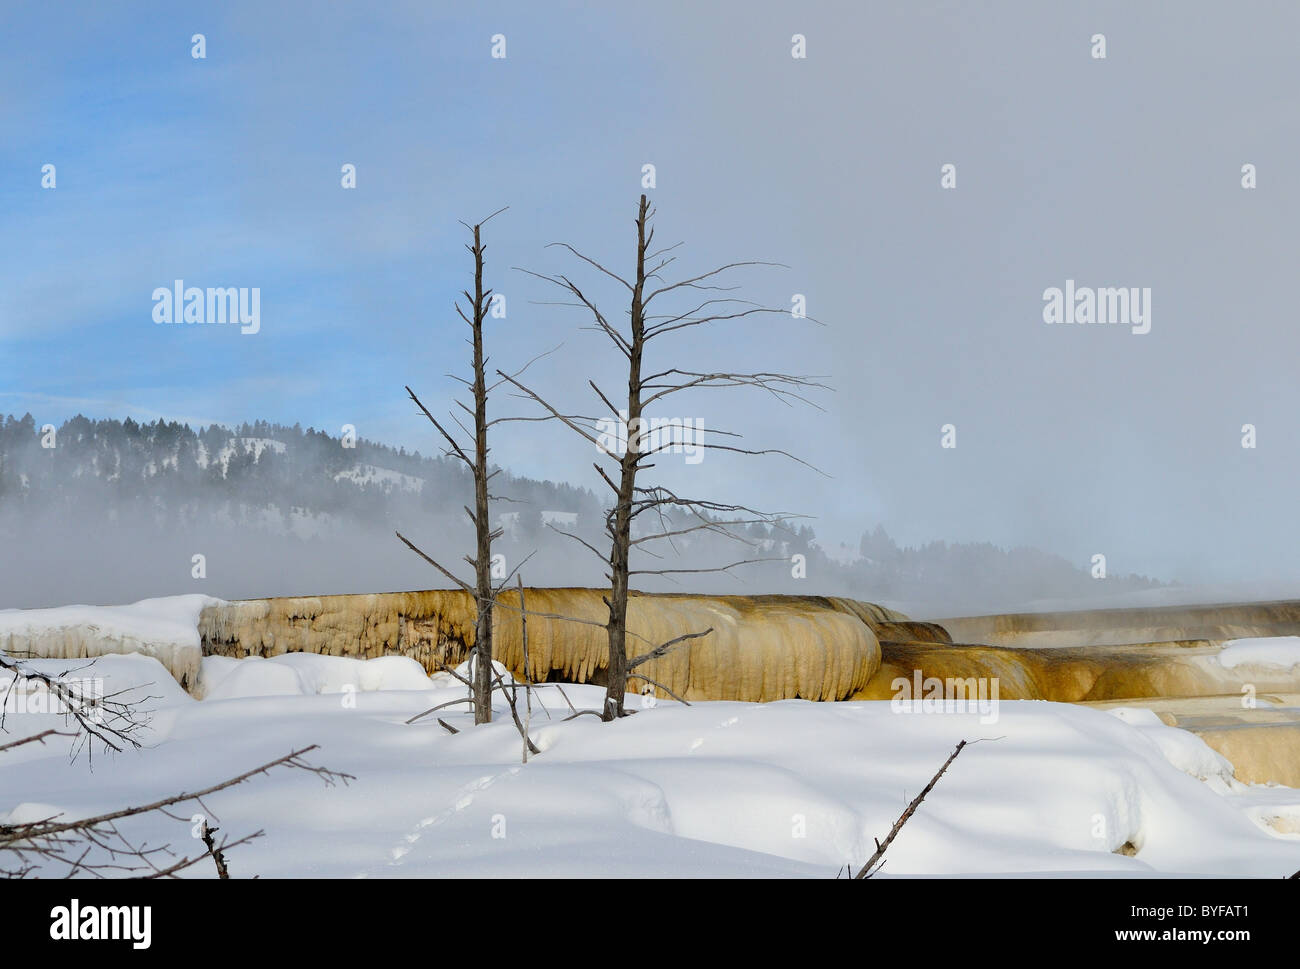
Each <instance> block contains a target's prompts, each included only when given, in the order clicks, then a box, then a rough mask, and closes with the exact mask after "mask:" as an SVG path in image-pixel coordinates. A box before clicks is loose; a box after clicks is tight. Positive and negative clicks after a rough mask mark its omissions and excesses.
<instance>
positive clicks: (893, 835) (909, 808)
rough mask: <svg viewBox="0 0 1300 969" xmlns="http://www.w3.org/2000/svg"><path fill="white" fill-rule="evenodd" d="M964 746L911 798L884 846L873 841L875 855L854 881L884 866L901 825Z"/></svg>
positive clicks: (959, 746)
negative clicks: (886, 856)
mask: <svg viewBox="0 0 1300 969" xmlns="http://www.w3.org/2000/svg"><path fill="white" fill-rule="evenodd" d="M965 746H966V741H964V740H963V741H962V742H961V743H959V744H958V745H957V749H956V750H954V751H953V752H952V754H950V755H949V757H948V759H947V760H945V761H944V762H943V766H942V767H940V768H939V772H938V773H937V774H935V775H934V776H933V777H931V778H930V783H929V784H926V785H925V787H924V788H923V789H922V790H921V793H920V794H918V795H916V797H914V798H912V803H911V804H909V805H908V806H907V810H906V811H904V812H903V813H902V815H900V816H899V818H898V820H897V821H895V822H894V827H893V828H892V829H890V832H889V835H888V836H887V837H886V838H885V841H884V844H881V842H880V839H879V838H876V839H875V841H876V853H875V854H873V855H872V856H871V857H870V858H868V859H867V863H866V864H865V865H863V866H862V869H861V871H859V872H858V873H857V874H856V875H854V876H853V878H854V880H855V881H856V880H857V879H861V878H870V877H871V876H872V875H874V874H875V873H876V872H877V871H879V870H880V867H881V865H883V864H884V861H882V860H881V859H882V858H883V856H884V854H885V851H886V850H887V849H888V848H889V846H890V844H892V843H893V841H894V838H896V837H897V836H898V832H899V831H901V830H903V825H905V824H906V823H907V821H908V819H909V818H911V816H912V815H913V814H915V813H916V809H917V807H918V806H919V805H920V803H921V802H922V801H923V800H925V796H926V795H927V794H929V793H930V791H931V790H933V788H934V785H935V784H937V783H938V782H939V778H940V777H942V776H943V772H944V771H946V770H947V769H948V765H949V764H951V763H952V762H953V761H954V760H956V759H957V755H958V754H960V753H961V751H962V748H963V747H965ZM877 862H879V864H877ZM873 866H874V867H873Z"/></svg>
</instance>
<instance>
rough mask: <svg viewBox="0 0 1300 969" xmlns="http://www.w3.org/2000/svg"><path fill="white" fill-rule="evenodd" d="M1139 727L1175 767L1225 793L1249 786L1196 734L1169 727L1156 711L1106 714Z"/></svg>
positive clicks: (1128, 709) (1131, 709)
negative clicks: (1237, 777) (1236, 777)
mask: <svg viewBox="0 0 1300 969" xmlns="http://www.w3.org/2000/svg"><path fill="white" fill-rule="evenodd" d="M1106 712H1107V713H1109V714H1110V715H1111V716H1113V717H1117V718H1119V719H1120V720H1123V721H1124V722H1125V723H1127V724H1129V725H1130V726H1132V727H1136V728H1137V729H1138V730H1139V731H1140V732H1141V733H1142V734H1143V735H1145V736H1146V738H1147V739H1148V740H1150V741H1151V742H1152V743H1153V744H1155V745H1156V747H1157V748H1159V750H1160V753H1161V754H1163V755H1164V757H1165V759H1166V760H1167V761H1169V763H1170V764H1172V765H1173V766H1174V767H1177V768H1178V769H1179V770H1180V771H1182V772H1183V773H1184V774H1191V775H1192V776H1193V777H1195V778H1197V779H1198V780H1202V781H1206V782H1207V783H1209V784H1210V785H1211V786H1214V787H1216V789H1222V790H1224V791H1236V790H1242V789H1243V788H1244V786H1245V785H1243V784H1242V783H1241V782H1240V781H1238V780H1236V779H1235V778H1234V777H1233V766H1232V762H1231V761H1230V760H1228V758H1226V757H1224V756H1223V755H1222V754H1220V753H1218V752H1217V751H1216V750H1214V749H1213V748H1212V747H1210V745H1209V744H1207V743H1206V742H1205V741H1204V740H1202V739H1201V738H1200V737H1198V736H1197V735H1196V734H1194V733H1191V732H1189V731H1187V730H1180V729H1179V728H1178V727H1171V726H1169V725H1168V724H1166V723H1165V722H1164V721H1163V720H1161V719H1160V717H1159V716H1158V715H1157V714H1156V713H1155V712H1154V711H1153V710H1145V709H1142V708H1141V707H1114V708H1112V709H1110V710H1107V711H1106Z"/></svg>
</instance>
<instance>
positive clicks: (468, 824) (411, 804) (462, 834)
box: [0, 654, 1300, 878]
mask: <svg viewBox="0 0 1300 969" xmlns="http://www.w3.org/2000/svg"><path fill="white" fill-rule="evenodd" d="M394 659H395V658H382V659H377V660H352V659H343V658H339V657H328V656H316V655H302V654H286V655H284V656H279V657H275V658H273V659H242V660H233V659H226V658H221V657H208V658H205V659H204V661H203V664H202V674H201V677H200V683H201V686H202V688H203V689H202V695H203V696H205V697H206V698H205V699H202V700H195V699H193V698H192V697H190V696H188V695H186V694H185V693H184V692H183V691H181V690H180V689H179V688H177V687H175V685H174V684H172V688H171V689H170V690H168V689H160V686H163V687H165V685H166V684H167V682H168V681H169V679H170V678H169V677H168V676H167V672H166V670H165V669H163V667H162V666H161V665H160V664H159V663H158V662H157V660H155V659H152V658H150V657H147V656H109V657H103V658H101V659H98V660H96V661H95V664H94V666H95V668H96V670H97V674H96V675H100V673H101V672H102V675H105V676H106V677H107V678H108V679H110V680H111V681H112V684H113V688H114V689H123V688H127V687H130V686H136V687H137V688H139V689H140V690H141V691H142V692H144V693H147V694H150V695H155V696H157V697H158V699H156V700H152V701H149V703H148V704H146V705H147V706H149V707H150V708H151V709H152V711H153V712H152V715H151V719H150V723H149V727H148V732H147V734H146V735H145V736H144V738H143V739H144V740H145V746H144V747H143V748H142V749H140V750H132V751H127V752H125V753H123V754H119V755H113V756H111V757H103V758H98V757H97V759H96V761H95V765H94V769H93V770H90V769H89V768H88V765H87V764H86V763H85V762H84V760H76V761H71V762H70V761H69V758H68V752H69V746H68V745H69V743H70V741H68V740H66V739H64V738H52V739H51V740H50V741H48V742H47V743H46V744H45V745H41V744H30V745H26V746H23V747H19V748H15V749H12V750H10V751H7V752H4V753H0V791H4V792H5V798H4V800H3V802H0V809H11V810H15V811H18V812H19V813H20V815H24V816H29V815H40V816H46V815H48V814H51V813H55V812H58V811H63V812H67V813H69V814H70V815H77V814H83V813H87V812H91V811H97V810H106V809H110V808H113V807H117V806H120V805H123V804H127V803H140V802H142V801H145V800H148V799H149V798H152V797H157V796H163V795H166V794H170V793H175V792H177V791H180V790H184V789H187V788H188V789H194V788H197V787H200V786H202V785H204V784H210V783H212V782H214V781H217V780H220V779H224V778H226V777H229V776H233V775H235V774H238V773H240V772H242V771H244V770H247V769H249V768H251V767H254V766H257V765H259V764H261V763H264V762H266V761H269V760H272V759H274V758H276V757H280V756H283V755H284V754H286V753H288V752H289V751H290V750H292V749H295V748H299V747H304V746H307V745H310V744H319V745H320V746H319V749H318V750H315V751H313V752H312V753H311V754H309V755H308V760H309V761H310V762H312V763H313V764H318V765H324V766H327V767H330V768H332V769H334V770H339V771H346V772H348V773H350V774H354V775H356V780H355V781H353V782H352V783H351V784H349V785H348V786H346V787H324V786H323V785H322V784H321V783H320V782H319V781H318V780H317V779H316V778H315V777H313V776H311V775H307V774H304V773H301V772H296V771H286V770H277V771H274V772H272V773H271V774H270V775H268V776H261V777H257V778H255V779H254V780H252V781H251V782H249V783H247V784H244V785H241V786H239V787H237V788H232V789H229V790H226V791H222V792H219V793H218V794H216V795H213V796H212V797H211V798H209V799H207V802H208V807H209V808H210V809H211V810H212V811H214V812H216V813H217V814H218V815H219V817H220V821H221V827H222V828H223V830H224V831H225V832H227V833H228V834H230V835H231V836H236V837H237V836H238V835H239V834H242V833H248V832H251V831H255V830H258V829H260V828H264V829H265V830H266V836H265V837H264V838H259V839H257V840H255V841H253V842H251V843H250V844H247V845H243V846H240V847H239V848H237V849H235V850H234V851H232V852H231V854H230V857H229V862H230V865H231V870H232V872H233V874H234V876H235V877H249V876H252V875H262V876H266V877H285V876H313V877H319V876H330V877H393V876H437V875H474V876H493V875H496V876H502V875H530V874H531V875H615V876H645V875H678V876H703V875H737V876H773V875H782V876H806V877H820V878H830V877H834V876H835V874H836V871H837V870H839V869H842V868H843V867H844V866H845V865H846V864H849V865H853V866H855V867H856V866H860V865H861V864H862V863H863V862H865V860H866V858H867V857H868V855H869V854H870V852H871V850H872V848H873V842H872V839H873V838H875V837H881V838H883V837H884V835H885V834H886V833H887V832H888V830H889V828H890V826H891V825H892V824H893V822H894V820H895V819H896V818H897V817H898V815H899V814H900V813H902V811H903V810H904V808H905V807H906V806H907V803H908V802H909V800H910V799H911V798H912V797H914V796H915V795H916V793H917V792H918V791H920V789H921V788H922V787H923V786H924V785H925V783H926V782H927V781H929V779H930V778H931V777H932V776H933V774H934V773H935V771H936V770H937V769H938V767H939V765H940V764H942V763H943V761H944V760H945V759H946V758H947V757H948V755H949V754H950V753H951V752H952V750H953V748H954V747H955V746H956V744H957V742H958V741H959V740H962V739H965V740H968V741H979V742H978V743H972V744H971V745H970V746H968V747H967V748H966V749H965V750H964V751H963V752H962V753H961V755H960V756H959V757H958V758H957V759H956V760H955V761H954V762H953V764H952V766H951V767H950V768H949V770H948V772H947V774H945V775H944V777H943V778H942V779H940V781H939V782H938V784H937V785H936V787H935V788H934V790H933V791H932V792H931V794H930V795H929V796H928V797H927V798H926V800H925V801H924V802H923V803H922V805H921V806H920V808H919V810H918V811H917V813H916V815H915V816H914V817H913V818H912V819H911V820H910V821H909V822H908V824H907V825H906V826H905V827H904V828H903V830H902V833H901V834H900V835H899V836H898V838H897V840H896V841H895V842H894V844H893V845H892V846H891V847H890V849H889V852H888V854H887V856H886V858H887V862H886V865H885V868H884V870H883V872H882V873H881V876H880V877H890V876H896V875H907V874H975V873H1004V874H1006V873H1018V874H1024V873H1058V874H1061V873H1081V872H1087V873H1094V874H1105V875H1152V874H1170V873H1187V874H1190V873H1197V874H1218V875H1253V876H1262V877H1280V876H1281V875H1284V874H1290V873H1291V872H1293V871H1295V870H1297V869H1300V791H1296V790H1292V789H1289V788H1282V787H1276V786H1267V787H1263V786H1248V785H1244V784H1240V783H1238V782H1236V781H1233V780H1232V779H1231V771H1230V769H1229V768H1228V766H1227V764H1226V762H1225V761H1223V759H1222V758H1221V757H1219V756H1218V755H1217V754H1214V753H1213V751H1210V750H1209V749H1208V748H1206V747H1205V745H1204V744H1203V743H1201V741H1199V740H1198V739H1197V738H1196V737H1194V736H1193V735H1191V734H1189V733H1186V732H1185V731H1182V730H1177V729H1175V728H1172V727H1167V726H1165V725H1164V724H1163V723H1161V722H1160V721H1159V718H1158V717H1156V716H1155V715H1154V714H1151V713H1150V712H1149V711H1142V710H1136V709H1124V708H1121V709H1117V710H1111V711H1103V710H1097V709H1091V708H1087V707H1081V706H1073V705H1069V704H1058V703H1048V702H1043V701H1014V702H1003V703H1001V704H1000V706H999V715H998V722H997V723H995V724H988V725H985V724H981V723H980V719H979V715H978V713H969V714H965V713H934V714H926V715H899V714H896V713H894V712H892V711H891V708H890V703H889V702H888V701H868V702H842V703H816V702H809V701H802V700H786V701H781V702H776V703H767V704H754V703H737V702H700V703H694V704H692V705H691V706H689V707H686V706H683V705H680V704H677V703H672V702H667V701H660V702H659V703H658V704H656V705H653V706H644V707H643V706H642V700H641V698H640V697H639V696H630V697H629V698H628V704H629V707H630V708H632V709H635V710H637V711H638V712H637V713H636V714H635V715H633V716H631V717H628V718H627V719H624V720H621V721H619V722H617V723H612V724H606V723H601V722H599V721H597V720H596V719H595V718H594V717H580V718H578V719H575V720H572V721H569V722H567V723H564V722H561V718H562V717H563V716H565V715H567V713H568V708H567V705H566V703H565V700H564V698H563V697H562V696H561V695H560V691H559V690H558V689H556V688H555V687H553V686H552V687H542V688H539V689H536V690H535V691H534V693H533V711H532V735H533V737H534V740H535V741H536V743H537V745H538V747H539V748H541V753H540V754H537V755H533V756H531V757H530V758H529V761H528V763H527V764H522V763H521V750H520V747H521V743H520V738H519V735H518V733H517V732H516V730H515V728H514V726H513V724H512V723H511V722H510V716H509V711H508V708H507V707H506V705H505V702H504V700H503V699H500V698H499V699H498V702H497V707H496V710H495V721H496V722H494V723H492V724H488V725H483V726H474V725H473V722H472V716H471V715H470V714H469V713H468V712H467V707H466V706H464V705H457V706H450V707H447V708H446V709H443V710H440V711H438V713H437V715H436V716H437V717H442V718H443V719H445V720H446V721H447V722H449V723H450V724H451V725H453V726H454V727H456V728H457V729H458V730H459V731H460V733H458V734H455V735H452V734H450V733H448V732H447V731H445V730H444V729H443V728H442V727H441V726H439V725H438V723H437V720H436V717H434V716H430V717H426V718H424V719H422V720H419V721H417V722H416V723H414V724H409V725H408V724H406V723H405V721H406V720H408V719H410V718H411V717H412V716H414V715H416V714H418V713H420V712H422V711H425V710H427V709H428V708H429V707H432V706H434V705H435V704H438V703H444V702H446V701H448V700H454V699H458V698H463V697H464V696H465V687H464V686H463V685H461V684H459V683H457V682H455V680H454V679H453V678H452V677H450V676H447V675H445V674H443V675H439V676H438V677H436V678H435V679H433V680H430V679H429V678H427V677H424V675H423V673H422V672H420V671H418V670H417V669H413V668H412V667H413V666H414V664H413V663H411V662H409V661H404V660H401V659H396V661H394ZM41 662H47V663H54V662H55V661H41ZM63 665H66V664H63ZM79 675H84V672H83V673H82V674H79ZM146 684H148V685H147V686H146ZM563 690H564V692H565V693H566V694H567V695H568V697H569V699H570V700H572V702H573V703H574V704H575V705H577V706H578V707H579V708H596V707H598V706H599V705H600V703H601V702H602V700H603V696H604V690H603V688H600V687H595V686H583V685H574V686H570V685H565V686H564V687H563ZM520 700H521V706H522V700H523V695H522V693H521V694H520ZM543 703H544V704H545V707H546V708H547V709H548V710H549V717H548V714H547V713H546V712H545V711H544V710H543V707H542V705H543ZM522 713H523V711H522V709H521V715H522ZM59 723H61V718H57V717H54V716H53V715H48V714H37V713H18V714H10V715H9V716H8V717H7V719H6V723H5V726H6V728H7V730H8V731H9V732H10V735H11V736H10V737H8V738H6V739H14V738H16V737H20V736H24V735H30V734H32V733H35V732H37V731H39V730H42V729H46V728H48V727H49V726H53V725H57V724H59ZM1201 778H1204V779H1201ZM181 813H184V812H181ZM127 825H128V826H129V830H130V832H131V833H132V834H135V835H137V836H140V837H147V838H148V839H149V840H150V841H151V842H158V841H163V840H165V841H169V842H170V843H171V844H172V845H173V846H174V847H176V848H177V849H178V850H188V849H189V848H190V843H189V829H190V825H189V824H188V823H187V822H178V821H174V820H170V819H168V818H165V817H157V818H150V819H147V820H144V819H138V820H135V821H131V822H128V823H127ZM1126 843H1128V844H1132V845H1134V846H1136V847H1137V849H1138V850H1137V854H1136V856H1134V857H1127V856H1125V855H1122V854H1118V853H1116V851H1117V849H1119V848H1120V847H1121V846H1123V845H1125V844H1126ZM189 874H190V875H191V876H196V877H212V872H211V871H208V870H205V869H204V868H202V867H199V868H196V869H193V870H192V871H191V872H190V873H189Z"/></svg>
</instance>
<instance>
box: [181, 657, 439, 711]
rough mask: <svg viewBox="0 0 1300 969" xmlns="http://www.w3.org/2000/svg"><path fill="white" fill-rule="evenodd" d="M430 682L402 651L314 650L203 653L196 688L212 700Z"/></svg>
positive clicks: (416, 687) (419, 686) (427, 686)
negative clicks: (351, 654) (349, 653)
mask: <svg viewBox="0 0 1300 969" xmlns="http://www.w3.org/2000/svg"><path fill="white" fill-rule="evenodd" d="M448 678H449V679H450V677H448ZM433 687H434V683H433V682H432V681H431V680H430V679H429V677H428V676H426V675H425V672H424V668H423V667H422V666H420V664H419V663H417V662H416V661H415V660H413V659H408V658H407V657H405V656H381V657H377V658H375V659H370V660H360V659H349V658H347V657H343V656H319V655H317V654H315V653H282V654H281V655H279V656H273V657H271V658H270V659H263V658H262V657H260V656H248V657H245V658H243V659H231V658H230V657H227V656H205V657H204V658H203V662H202V666H201V670H200V673H199V680H198V688H197V689H196V691H195V692H196V693H197V695H198V697H199V698H200V699H202V700H208V701H211V700H234V699H242V698H247V697H259V696H312V695H317V694H322V693H351V692H363V693H373V692H376V691H380V690H429V689H432V688H433Z"/></svg>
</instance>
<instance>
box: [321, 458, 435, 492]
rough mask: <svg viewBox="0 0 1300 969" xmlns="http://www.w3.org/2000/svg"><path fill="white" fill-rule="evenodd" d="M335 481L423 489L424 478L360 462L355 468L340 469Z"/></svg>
mask: <svg viewBox="0 0 1300 969" xmlns="http://www.w3.org/2000/svg"><path fill="white" fill-rule="evenodd" d="M334 480H335V481H351V482H354V483H355V484H358V485H380V486H381V487H382V488H383V489H384V490H385V491H392V490H393V489H397V490H398V491H417V492H418V491H422V490H423V489H424V479H423V478H417V477H415V476H414V475H410V474H403V473H402V472H400V471H393V470H392V469H390V468H379V467H376V466H375V465H373V464H358V465H357V466H356V467H355V468H349V469H348V470H346V471H340V472H339V473H338V474H336V475H335V476H334Z"/></svg>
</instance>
